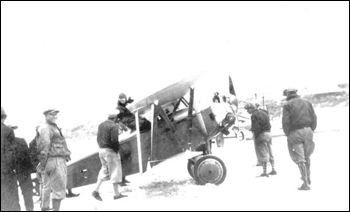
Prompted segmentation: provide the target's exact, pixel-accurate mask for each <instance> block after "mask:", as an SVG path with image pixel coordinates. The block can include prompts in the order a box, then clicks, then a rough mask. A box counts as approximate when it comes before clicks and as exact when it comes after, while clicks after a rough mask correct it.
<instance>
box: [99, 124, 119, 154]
mask: <svg viewBox="0 0 350 212" xmlns="http://www.w3.org/2000/svg"><path fill="white" fill-rule="evenodd" d="M118 136H119V126H118V124H116V123H114V121H112V120H107V121H104V122H103V123H101V124H100V125H99V126H98V131H97V144H98V146H99V147H100V148H101V149H102V148H110V149H112V150H114V151H115V152H116V153H118V152H119V139H118Z"/></svg>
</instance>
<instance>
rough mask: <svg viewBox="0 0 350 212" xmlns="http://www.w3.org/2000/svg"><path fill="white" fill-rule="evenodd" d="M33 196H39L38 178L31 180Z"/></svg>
mask: <svg viewBox="0 0 350 212" xmlns="http://www.w3.org/2000/svg"><path fill="white" fill-rule="evenodd" d="M32 185H33V195H34V196H40V184H39V180H38V178H35V179H32Z"/></svg>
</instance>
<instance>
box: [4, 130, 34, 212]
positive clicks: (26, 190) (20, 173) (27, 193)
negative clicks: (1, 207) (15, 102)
mask: <svg viewBox="0 0 350 212" xmlns="http://www.w3.org/2000/svg"><path fill="white" fill-rule="evenodd" d="M8 126H9V127H10V128H12V129H13V130H16V129H17V128H18V127H17V126H10V125H8ZM15 145H16V153H15V160H16V166H15V170H16V174H17V180H18V183H19V186H20V187H21V190H22V195H23V199H24V205H25V207H26V210H27V211H33V209H34V203H33V185H32V178H31V176H30V174H31V172H32V170H33V169H35V167H33V165H32V163H31V160H30V156H29V149H28V144H27V142H26V141H25V140H24V138H18V137H15Z"/></svg>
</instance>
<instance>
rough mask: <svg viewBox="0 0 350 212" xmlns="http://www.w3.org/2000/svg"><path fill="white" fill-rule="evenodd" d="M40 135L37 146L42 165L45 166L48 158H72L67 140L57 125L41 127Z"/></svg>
mask: <svg viewBox="0 0 350 212" xmlns="http://www.w3.org/2000/svg"><path fill="white" fill-rule="evenodd" d="M39 133H40V135H39V137H38V139H37V141H36V144H37V148H38V152H39V153H40V163H41V164H43V165H45V164H46V160H47V158H48V157H66V158H70V154H71V152H70V151H69V149H68V147H67V142H66V139H65V138H64V137H63V135H62V132H61V130H60V129H59V128H58V127H57V125H56V124H50V123H45V124H44V125H42V126H40V128H39Z"/></svg>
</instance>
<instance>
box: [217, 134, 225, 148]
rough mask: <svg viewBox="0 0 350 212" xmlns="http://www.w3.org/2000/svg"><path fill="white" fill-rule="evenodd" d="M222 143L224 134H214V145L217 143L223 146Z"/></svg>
mask: <svg viewBox="0 0 350 212" xmlns="http://www.w3.org/2000/svg"><path fill="white" fill-rule="evenodd" d="M224 144H225V141H224V135H223V134H222V133H220V134H219V135H218V136H216V145H218V147H223V146H224Z"/></svg>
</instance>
